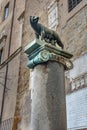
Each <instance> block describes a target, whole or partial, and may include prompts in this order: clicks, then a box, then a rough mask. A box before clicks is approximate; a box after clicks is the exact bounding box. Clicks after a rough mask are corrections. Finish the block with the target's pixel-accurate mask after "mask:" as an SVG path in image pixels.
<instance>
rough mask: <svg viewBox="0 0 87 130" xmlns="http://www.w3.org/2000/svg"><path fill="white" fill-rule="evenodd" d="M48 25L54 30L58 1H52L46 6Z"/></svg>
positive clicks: (56, 23) (56, 22)
mask: <svg viewBox="0 0 87 130" xmlns="http://www.w3.org/2000/svg"><path fill="white" fill-rule="evenodd" d="M48 25H49V28H51V29H54V30H56V27H57V25H58V3H57V2H52V3H51V4H50V5H49V7H48Z"/></svg>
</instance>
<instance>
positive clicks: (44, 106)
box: [25, 40, 72, 130]
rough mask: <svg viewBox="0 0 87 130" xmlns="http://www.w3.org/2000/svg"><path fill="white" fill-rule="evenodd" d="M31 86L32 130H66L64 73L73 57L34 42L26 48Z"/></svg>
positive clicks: (44, 44)
mask: <svg viewBox="0 0 87 130" xmlns="http://www.w3.org/2000/svg"><path fill="white" fill-rule="evenodd" d="M25 53H26V54H27V55H28V58H29V61H28V67H30V68H32V71H31V73H30V87H31V99H32V104H31V106H32V108H31V130H66V101H65V82H64V71H65V69H70V68H71V67H72V64H71V61H70V60H69V59H70V58H71V57H72V55H71V54H68V53H67V52H64V51H62V50H60V49H59V48H56V47H54V46H51V45H48V44H47V43H44V42H43V43H41V41H38V40H35V41H33V42H32V43H31V44H29V45H28V46H27V47H26V48H25Z"/></svg>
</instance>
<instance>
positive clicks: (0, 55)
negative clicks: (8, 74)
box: [0, 48, 3, 64]
mask: <svg viewBox="0 0 87 130" xmlns="http://www.w3.org/2000/svg"><path fill="white" fill-rule="evenodd" d="M2 52H3V48H2V49H1V50H0V64H1V63H2Z"/></svg>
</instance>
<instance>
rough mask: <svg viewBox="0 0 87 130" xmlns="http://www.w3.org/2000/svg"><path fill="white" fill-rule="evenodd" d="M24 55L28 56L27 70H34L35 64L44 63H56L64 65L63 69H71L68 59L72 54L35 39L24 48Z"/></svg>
mask: <svg viewBox="0 0 87 130" xmlns="http://www.w3.org/2000/svg"><path fill="white" fill-rule="evenodd" d="M25 53H26V54H27V56H28V64H27V66H28V67H29V68H34V67H35V66H36V65H37V64H41V63H45V62H47V61H49V60H50V61H57V62H60V63H62V64H64V66H65V69H71V68H72V67H73V65H72V62H71V61H70V58H72V56H73V55H72V54H69V53H67V52H65V51H63V50H62V49H61V48H59V47H56V46H53V45H51V44H48V43H46V42H45V41H41V40H39V39H35V40H34V41H32V42H31V43H29V44H28V45H27V46H26V47H25Z"/></svg>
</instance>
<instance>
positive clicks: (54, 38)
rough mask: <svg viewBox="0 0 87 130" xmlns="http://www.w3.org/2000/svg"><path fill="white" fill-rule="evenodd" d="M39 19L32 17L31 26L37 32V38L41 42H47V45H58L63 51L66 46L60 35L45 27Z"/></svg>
mask: <svg viewBox="0 0 87 130" xmlns="http://www.w3.org/2000/svg"><path fill="white" fill-rule="evenodd" d="M38 21H39V17H36V16H30V24H31V27H32V28H33V29H34V31H35V35H36V38H38V39H39V38H40V37H41V40H44V41H46V42H47V43H51V44H52V45H55V44H56V43H57V44H58V45H59V46H60V47H61V48H62V49H63V48H64V45H63V44H62V42H61V40H60V38H59V36H58V34H57V33H56V32H55V31H53V30H51V29H48V28H46V27H45V26H43V25H42V24H40V23H38Z"/></svg>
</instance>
